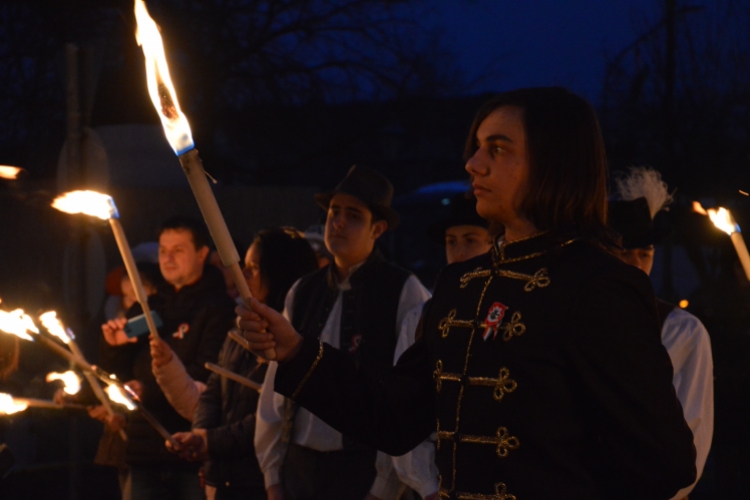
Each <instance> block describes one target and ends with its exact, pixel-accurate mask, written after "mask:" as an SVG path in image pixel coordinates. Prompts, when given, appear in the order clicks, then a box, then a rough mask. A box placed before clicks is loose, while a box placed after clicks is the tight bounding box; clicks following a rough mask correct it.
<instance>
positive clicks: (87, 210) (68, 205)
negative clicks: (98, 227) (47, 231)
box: [52, 191, 118, 220]
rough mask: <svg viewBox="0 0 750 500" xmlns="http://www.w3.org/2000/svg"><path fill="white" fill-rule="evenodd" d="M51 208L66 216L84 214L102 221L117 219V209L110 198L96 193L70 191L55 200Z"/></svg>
mask: <svg viewBox="0 0 750 500" xmlns="http://www.w3.org/2000/svg"><path fill="white" fill-rule="evenodd" d="M52 208H56V209H58V210H60V211H61V212H65V213H68V214H86V215H91V216H93V217H99V218H100V219H102V220H109V219H111V218H113V217H114V218H117V217H118V214H117V207H116V206H115V200H113V199H112V197H111V196H109V195H106V194H103V193H97V192H96V191H70V192H68V193H65V194H62V195H60V196H58V197H57V198H55V200H54V201H53V202H52Z"/></svg>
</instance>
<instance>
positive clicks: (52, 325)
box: [39, 311, 128, 441]
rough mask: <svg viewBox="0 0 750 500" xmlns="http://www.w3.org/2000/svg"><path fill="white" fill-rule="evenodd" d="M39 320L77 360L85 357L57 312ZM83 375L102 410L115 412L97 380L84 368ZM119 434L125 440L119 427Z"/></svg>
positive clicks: (110, 413) (71, 332)
mask: <svg viewBox="0 0 750 500" xmlns="http://www.w3.org/2000/svg"><path fill="white" fill-rule="evenodd" d="M39 321H41V322H42V325H43V326H44V327H45V328H46V329H47V331H48V332H49V333H50V334H52V335H54V336H55V337H57V338H58V339H60V340H61V341H62V342H63V343H64V344H66V345H67V346H68V347H69V348H70V350H71V351H72V352H73V354H74V355H75V356H76V357H77V358H78V359H79V360H83V359H85V358H84V357H83V353H82V352H81V349H80V347H78V344H77V343H76V341H75V335H74V334H73V331H72V330H71V329H70V328H64V327H63V325H62V323H60V320H59V319H57V313H56V312H55V311H48V312H46V313H44V314H42V315H41V316H39ZM67 373H72V374H73V375H75V373H73V372H67ZM50 375H52V374H49V375H47V382H49V381H50ZM83 376H84V377H86V380H87V381H88V383H89V385H90V386H91V389H92V390H93V391H94V395H95V396H96V398H97V399H98V400H99V401H100V402H101V403H102V406H104V410H105V411H106V412H107V415H109V416H110V417H113V416H114V414H115V412H114V410H113V409H112V405H111V404H110V403H109V399H107V396H106V395H105V394H104V391H103V390H102V386H101V385H99V382H98V381H97V380H96V377H95V376H94V375H93V374H92V373H91V372H89V371H87V370H84V372H83ZM63 383H64V384H65V392H67V393H68V394H75V393H71V392H69V391H68V383H67V382H66V381H65V380H63ZM76 392H78V391H76ZM119 434H120V437H121V438H122V440H123V441H127V439H128V436H127V434H125V431H124V430H123V429H120V433H119Z"/></svg>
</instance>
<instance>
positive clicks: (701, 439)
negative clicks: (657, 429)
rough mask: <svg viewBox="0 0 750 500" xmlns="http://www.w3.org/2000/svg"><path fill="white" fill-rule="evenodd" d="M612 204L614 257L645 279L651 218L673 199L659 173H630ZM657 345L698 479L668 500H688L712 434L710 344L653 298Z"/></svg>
mask: <svg viewBox="0 0 750 500" xmlns="http://www.w3.org/2000/svg"><path fill="white" fill-rule="evenodd" d="M616 182H617V193H616V199H615V200H612V201H610V202H609V224H610V227H612V229H614V230H615V231H616V232H617V233H618V234H619V235H620V236H621V237H622V241H621V247H622V249H621V250H620V251H619V252H618V255H619V257H620V259H621V260H622V261H623V262H625V263H626V264H630V265H631V266H635V267H637V268H638V269H640V270H641V271H643V272H644V273H646V274H647V275H650V274H651V269H652V267H653V265H654V255H655V249H654V243H656V241H657V238H658V234H657V231H656V230H655V227H654V217H656V214H657V213H659V212H660V211H661V210H662V209H664V208H665V207H666V206H667V205H668V204H669V203H670V202H671V200H672V197H671V196H670V195H669V192H668V190H667V185H666V184H665V183H664V182H663V181H662V180H661V175H660V174H659V172H657V171H655V170H653V169H649V168H643V167H640V168H633V169H631V170H630V174H629V175H627V176H624V177H621V178H619V179H617V181H616ZM657 310H658V313H659V322H660V324H661V342H662V344H664V347H666V348H667V352H668V353H669V357H670V359H671V360H672V367H673V368H674V375H673V378H672V383H673V384H674V388H675V391H676V392H677V397H678V398H679V400H680V403H682V411H683V412H684V414H685V421H686V422H687V424H688V425H689V426H690V430H691V431H693V440H694V443H695V451H696V461H695V466H696V469H697V472H698V474H697V477H696V479H695V482H694V483H693V484H691V485H690V486H687V487H685V488H682V489H681V490H680V491H679V492H678V493H677V494H676V495H675V496H674V497H673V500H683V499H685V498H687V496H688V495H689V494H690V492H691V491H692V490H693V488H694V487H695V483H697V482H698V479H700V477H701V474H702V473H703V467H704V466H705V465H706V458H707V457H708V451H709V450H710V449H711V440H712V436H713V430H714V373H713V372H714V370H713V359H712V357H711V339H710V337H709V336H708V331H706V328H705V327H704V326H703V323H701V321H700V320H699V319H698V318H696V317H695V316H693V315H692V314H690V313H689V312H687V311H685V310H684V309H680V308H679V307H677V306H675V305H673V304H669V303H667V302H664V301H663V300H660V299H657Z"/></svg>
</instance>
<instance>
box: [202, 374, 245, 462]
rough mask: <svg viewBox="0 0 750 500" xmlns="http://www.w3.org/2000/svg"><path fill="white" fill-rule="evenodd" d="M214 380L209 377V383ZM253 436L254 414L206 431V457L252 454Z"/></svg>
mask: <svg viewBox="0 0 750 500" xmlns="http://www.w3.org/2000/svg"><path fill="white" fill-rule="evenodd" d="M213 378H214V375H211V378H210V379H209V382H210V381H211V379H213ZM254 436H255V414H254V413H249V414H247V415H245V416H244V417H243V418H242V419H241V420H238V421H236V422H232V423H230V424H225V425H220V426H217V427H213V428H207V429H206V437H207V438H208V455H209V456H210V457H211V459H212V460H215V459H221V460H226V459H235V458H242V457H244V456H246V455H247V454H248V453H253V452H254V449H253V438H254Z"/></svg>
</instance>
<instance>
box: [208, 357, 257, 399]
mask: <svg viewBox="0 0 750 500" xmlns="http://www.w3.org/2000/svg"><path fill="white" fill-rule="evenodd" d="M203 366H205V367H206V369H207V370H211V371H212V372H214V373H218V374H219V375H221V376H222V377H224V378H228V379H229V380H234V381H235V382H237V383H238V384H242V385H244V386H245V387H249V388H251V389H255V390H256V391H258V392H260V388H261V387H262V385H261V384H259V383H258V382H256V381H255V380H250V379H249V378H247V377H243V376H242V375H238V374H236V373H234V372H233V371H230V370H227V369H225V368H222V367H221V366H219V365H215V364H214V363H208V362H207V363H206V364H204V365H203Z"/></svg>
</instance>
